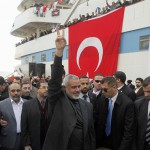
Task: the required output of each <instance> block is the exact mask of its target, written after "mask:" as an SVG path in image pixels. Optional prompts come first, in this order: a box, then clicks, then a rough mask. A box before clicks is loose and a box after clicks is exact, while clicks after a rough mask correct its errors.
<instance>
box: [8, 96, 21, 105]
mask: <svg viewBox="0 0 150 150" xmlns="http://www.w3.org/2000/svg"><path fill="white" fill-rule="evenodd" d="M10 100H11V103H12V104H14V103H15V104H17V103H16V102H15V101H14V100H13V99H10ZM22 103H23V99H22V98H21V97H20V101H19V103H18V104H22Z"/></svg>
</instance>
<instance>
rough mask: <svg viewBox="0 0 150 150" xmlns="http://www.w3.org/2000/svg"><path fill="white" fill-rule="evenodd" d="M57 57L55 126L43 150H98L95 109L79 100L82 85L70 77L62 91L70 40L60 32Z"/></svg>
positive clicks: (52, 104) (52, 105) (52, 95)
mask: <svg viewBox="0 0 150 150" xmlns="http://www.w3.org/2000/svg"><path fill="white" fill-rule="evenodd" d="M57 36H58V37H57V39H56V42H55V43H56V54H55V58H54V65H53V67H52V72H51V80H50V82H49V87H48V88H49V89H48V94H49V111H50V115H51V122H50V125H49V128H48V132H47V135H46V139H45V142H44V145H43V150H95V138H94V135H95V134H94V127H93V109H92V105H91V104H90V103H89V102H86V101H83V100H81V99H79V95H80V81H79V78H78V77H77V76H75V75H67V76H66V77H65V78H64V80H63V85H64V89H65V91H64V90H62V86H61V85H62V84H61V83H62V72H63V67H62V55H63V50H64V47H65V46H66V40H65V38H64V34H63V35H60V32H59V31H57Z"/></svg>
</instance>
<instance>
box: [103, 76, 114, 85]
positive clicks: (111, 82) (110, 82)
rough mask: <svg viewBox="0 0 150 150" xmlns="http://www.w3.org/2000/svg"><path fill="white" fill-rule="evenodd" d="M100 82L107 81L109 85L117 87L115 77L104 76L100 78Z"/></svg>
mask: <svg viewBox="0 0 150 150" xmlns="http://www.w3.org/2000/svg"><path fill="white" fill-rule="evenodd" d="M101 83H102V84H104V83H107V84H108V85H109V86H116V87H117V81H116V80H115V78H114V77H112V76H107V77H104V78H103V79H102V80H101Z"/></svg>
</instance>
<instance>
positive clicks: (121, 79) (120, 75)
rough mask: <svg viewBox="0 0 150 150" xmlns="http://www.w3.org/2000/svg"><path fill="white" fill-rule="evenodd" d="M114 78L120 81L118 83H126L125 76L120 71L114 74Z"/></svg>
mask: <svg viewBox="0 0 150 150" xmlns="http://www.w3.org/2000/svg"><path fill="white" fill-rule="evenodd" d="M114 76H115V78H117V79H120V81H121V82H122V83H125V81H126V74H125V73H124V72H122V71H116V72H115V73H114Z"/></svg>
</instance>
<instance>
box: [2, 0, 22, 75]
mask: <svg viewBox="0 0 150 150" xmlns="http://www.w3.org/2000/svg"><path fill="white" fill-rule="evenodd" d="M20 2H21V0H10V1H1V9H0V18H1V23H0V41H1V42H0V75H2V74H1V73H2V72H10V73H11V72H13V71H14V66H15V65H18V64H20V61H16V60H15V59H14V56H15V43H17V42H19V40H20V39H18V38H16V37H14V36H12V35H11V34H10V31H11V29H12V25H13V22H14V20H15V17H16V16H17V15H18V14H19V13H20V12H19V11H18V10H17V6H18V5H19V3H20Z"/></svg>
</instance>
